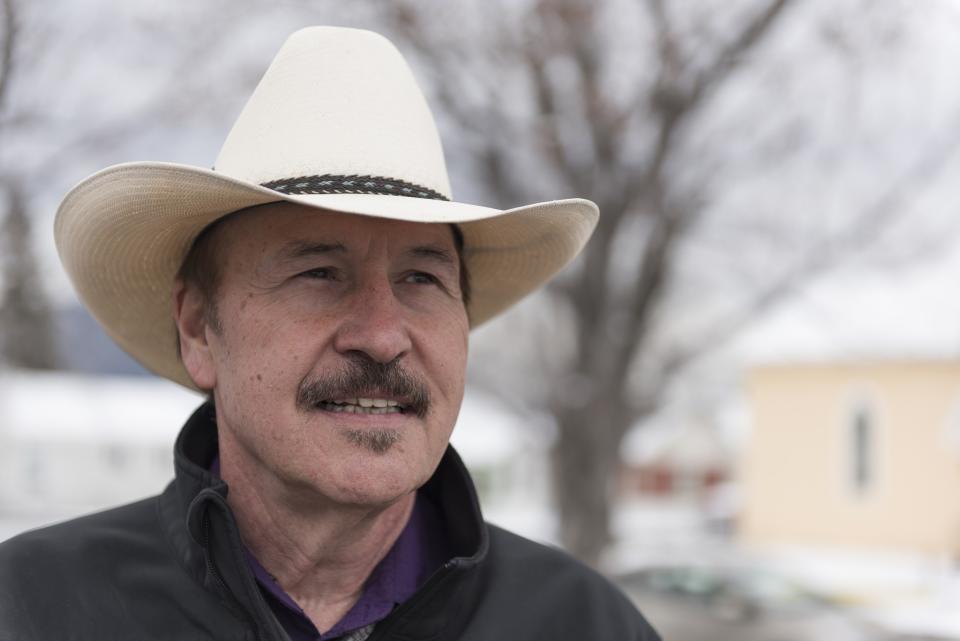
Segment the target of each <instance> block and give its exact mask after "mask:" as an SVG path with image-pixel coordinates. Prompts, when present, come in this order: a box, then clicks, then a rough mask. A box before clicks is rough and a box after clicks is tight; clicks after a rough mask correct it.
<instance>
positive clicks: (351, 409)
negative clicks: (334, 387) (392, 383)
mask: <svg viewBox="0 0 960 641" xmlns="http://www.w3.org/2000/svg"><path fill="white" fill-rule="evenodd" d="M316 407H317V408H318V409H321V410H323V411H325V412H335V413H338V414H340V413H342V414H371V415H374V414H406V413H407V412H408V411H409V410H410V406H409V405H408V404H407V403H404V402H403V401H398V400H396V399H392V398H365V397H358V398H342V399H332V400H324V401H320V402H319V403H317V405H316Z"/></svg>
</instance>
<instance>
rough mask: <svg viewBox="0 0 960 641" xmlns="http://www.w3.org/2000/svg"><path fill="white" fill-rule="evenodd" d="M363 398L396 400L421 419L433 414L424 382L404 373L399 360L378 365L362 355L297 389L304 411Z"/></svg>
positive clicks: (408, 373)
mask: <svg viewBox="0 0 960 641" xmlns="http://www.w3.org/2000/svg"><path fill="white" fill-rule="evenodd" d="M360 397H363V398H385V397H386V398H393V399H396V400H397V401H398V402H399V403H400V404H401V406H402V407H403V412H404V413H405V414H413V415H415V416H417V417H418V418H423V417H425V416H426V415H427V412H428V411H429V410H430V393H429V392H428V391H427V386H426V384H425V383H424V382H423V380H421V379H420V378H419V377H417V376H416V375H414V374H411V373H410V372H408V371H407V370H405V369H404V368H403V367H402V366H401V365H400V362H399V360H393V361H390V362H389V363H378V362H377V361H375V360H373V359H372V358H370V357H369V356H367V355H366V354H362V353H355V354H351V355H350V356H349V357H348V360H347V363H346V364H345V365H344V367H343V368H342V369H341V370H339V371H337V372H333V373H331V374H323V375H320V376H317V377H314V378H310V379H304V380H302V381H301V382H300V386H299V388H298V389H297V405H298V406H299V407H300V408H301V409H304V410H310V409H314V408H316V407H318V406H319V405H320V404H321V403H326V402H330V401H335V400H338V399H344V398H360Z"/></svg>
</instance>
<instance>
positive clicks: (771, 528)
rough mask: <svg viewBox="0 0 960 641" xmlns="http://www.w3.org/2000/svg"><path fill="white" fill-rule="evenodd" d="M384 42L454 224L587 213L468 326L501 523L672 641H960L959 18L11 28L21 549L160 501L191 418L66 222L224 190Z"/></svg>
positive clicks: (2, 134)
mask: <svg viewBox="0 0 960 641" xmlns="http://www.w3.org/2000/svg"><path fill="white" fill-rule="evenodd" d="M310 24H336V25H345V26H359V27H366V28H373V29H375V30H378V31H381V32H383V33H385V34H386V35H388V36H389V37H391V38H392V39H393V40H394V41H395V42H396V43H397V45H398V46H399V48H400V49H401V50H402V51H403V52H404V53H405V55H406V56H407V58H408V60H409V61H410V63H411V65H412V67H413V69H414V72H415V75H416V76H417V78H418V80H419V81H420V83H421V85H422V87H423V88H424V90H425V92H426V93H427V95H428V97H429V100H430V102H431V104H432V106H433V108H434V112H435V116H436V118H437V121H438V124H439V126H440V128H441V134H442V136H443V139H444V142H445V151H446V154H447V161H448V164H449V168H450V171H451V177H452V180H453V185H454V191H455V194H456V196H457V197H458V200H464V201H468V202H476V203H479V204H486V205H491V206H498V207H510V206H516V205H521V204H526V203H530V202H536V201H541V200H550V199H554V198H562V197H571V196H582V197H586V198H590V199H592V200H594V201H595V202H597V203H598V204H599V206H600V209H601V212H602V215H601V221H600V225H599V228H598V229H597V232H596V234H595V236H594V238H593V240H592V241H591V243H590V245H589V246H588V247H587V249H586V251H585V253H584V255H583V257H582V258H581V259H580V260H579V261H578V262H577V263H576V264H575V265H573V266H572V267H571V268H570V269H568V270H567V271H566V272H565V273H563V274H562V275H561V276H560V277H559V278H558V279H556V280H555V281H554V282H553V283H552V284H551V286H550V287H549V288H547V289H546V290H544V291H542V292H540V293H538V294H536V295H535V296H533V297H531V298H530V299H528V300H526V301H525V302H523V303H522V304H520V305H518V306H517V307H516V308H515V309H513V310H512V311H510V312H509V313H507V314H506V315H504V316H503V317H501V318H499V319H497V320H495V321H492V322H490V323H489V324H488V325H486V326H483V327H481V328H479V329H478V330H476V331H475V332H474V334H473V342H472V345H471V349H472V355H471V359H472V360H471V363H470V373H469V374H470V379H469V385H468V391H467V397H466V400H465V403H464V407H463V411H462V414H461V417H460V421H459V424H458V427H457V429H456V431H455V434H454V438H453V442H454V444H455V445H456V446H457V447H458V448H459V449H460V451H461V453H462V454H463V455H464V457H465V459H466V461H467V462H468V464H469V466H470V467H471V469H472V471H473V473H474V475H475V477H476V480H477V483H478V486H479V488H480V491H481V494H482V501H483V503H484V507H485V510H486V513H487V516H488V518H489V519H490V520H492V521H494V522H497V523H500V524H503V525H506V526H507V527H510V528H512V529H515V530H517V531H519V532H521V533H523V534H526V535H527V536H530V537H532V538H535V539H538V540H542V541H547V542H550V543H553V544H556V545H561V546H563V547H565V548H567V549H568V550H570V551H571V552H572V553H574V554H576V555H578V556H579V557H581V558H583V559H584V560H586V561H587V562H589V563H591V564H594V565H596V566H597V567H599V568H601V569H602V570H603V571H604V572H606V573H608V574H609V575H611V576H612V577H614V578H615V579H616V580H618V581H620V582H621V584H622V585H623V586H624V588H625V589H626V590H627V591H628V593H629V594H630V595H631V596H632V597H634V598H635V599H636V600H637V603H638V604H639V606H640V608H641V609H642V610H643V611H644V612H645V613H646V614H647V616H648V618H650V619H651V620H652V622H653V623H654V625H655V626H656V627H657V628H658V629H659V630H660V631H661V633H662V634H663V636H664V638H665V639H668V640H669V639H684V640H686V641H697V640H698V639H711V640H721V641H722V640H724V639H737V640H750V639H764V640H768V641H787V640H792V639H830V640H831V641H833V640H837V641H842V640H845V639H880V640H885V639H901V640H907V639H960V297H958V296H957V295H955V290H956V284H957V283H960V218H958V216H957V215H956V212H957V210H958V206H960V187H958V186H957V185H958V183H957V180H956V179H955V176H957V175H958V171H960V157H958V153H957V149H958V143H960V82H958V81H957V73H956V68H957V63H958V62H960V38H958V37H957V36H958V33H960V3H958V2H957V1H956V0H924V1H923V2H916V1H908V0H901V1H898V0H873V1H866V0H843V1H841V2H836V1H829V0H806V1H801V0H723V1H721V0H700V1H699V2H668V1H667V0H484V1H481V0H462V1H460V2H443V1H440V0H416V1H391V2H374V1H372V0H353V1H352V2H349V3H346V2H332V1H325V0H272V1H270V2H267V1H266V0H229V2H228V1H227V0H202V1H199V2H189V3H188V2H185V1H180V0H176V1H171V2H165V3H157V2H147V1H146V0H123V1H121V0H84V1H83V2H81V1H79V0H43V2H35V1H33V2H28V1H27V0H0V230H2V231H0V245H2V250H0V305H2V306H0V540H2V539H4V538H7V537H9V536H12V535H14V534H16V533H17V532H19V531H22V530H25V529H28V528H31V527H36V526H39V525H42V524H44V523H49V522H52V521H56V520H60V519H64V518H68V517H70V516H73V515H76V514H80V513H83V512H87V511H90V510H95V509H100V508H103V507H105V506H108V505H112V504H116V503H119V502H122V501H127V500H132V499H135V498H139V497H142V496H146V495H149V494H153V493H156V492H157V491H159V490H160V489H161V488H162V487H163V485H164V484H165V483H166V482H167V481H168V480H169V478H170V477H171V475H172V467H171V466H172V454H171V448H172V442H173V439H174V437H175V435H176V433H177V431H178V430H179V428H180V426H181V425H182V423H183V421H184V419H185V418H186V417H187V416H188V414H189V413H190V412H191V411H192V409H193V408H194V407H195V406H196V405H198V404H199V402H200V399H199V397H197V396H196V395H194V394H192V393H191V392H188V391H186V390H184V389H181V388H179V387H178V386H176V385H175V384H173V383H168V382H166V381H164V380H160V379H157V378H155V377H152V376H150V375H149V374H148V373H147V372H145V371H143V370H142V368H140V367H139V366H138V365H137V364H136V363H134V362H132V361H131V360H130V359H129V358H128V357H126V356H125V355H124V354H123V353H122V352H120V351H119V349H118V348H116V347H115V346H113V344H112V343H111V342H110V340H109V339H108V338H107V337H106V336H105V335H104V334H103V333H102V332H101V331H100V329H99V328H98V326H97V324H96V322H95V321H94V320H93V319H91V318H90V317H89V316H88V315H87V313H86V312H85V311H84V309H83V307H82V305H81V304H80V303H79V301H78V300H77V299H76V297H75V295H74V294H73V292H72V289H71V287H70V284H69V282H68V280H67V278H66V276H65V275H64V273H63V271H62V269H61V268H60V266H59V263H58V260H57V258H56V250H55V248H54V246H53V240H52V223H53V216H54V214H55V211H56V208H57V204H58V202H59V200H60V198H61V197H62V196H63V194H64V193H65V192H66V191H67V190H68V189H69V188H70V187H71V186H72V185H73V184H75V183H76V182H77V181H79V180H80V179H82V178H83V177H85V176H86V175H88V174H90V173H92V172H94V171H97V170H98V169H101V168H103V167H106V166H108V165H110V164H114V163H118V162H124V161H130V160H169V161H174V162H182V163H188V164H192V165H197V166H202V167H209V166H210V165H211V164H212V162H213V160H214V158H215V157H216V154H217V151H218V149H219V145H220V144H221V142H222V141H223V139H224V137H225V135H226V133H227V131H228V129H229V127H230V126H231V124H232V122H233V120H234V118H235V117H236V115H237V114H238V113H239V111H240V109H241V108H242V106H243V104H244V102H245V100H246V98H247V96H248V95H249V94H250V92H251V91H252V89H253V87H254V86H255V84H256V82H257V81H258V79H259V77H260V75H261V74H262V73H263V71H264V70H265V68H266V66H267V65H268V64H269V61H270V60H271V58H272V56H273V54H274V53H275V52H276V50H277V49H278V48H279V46H280V45H281V43H282V42H283V40H284V39H285V37H286V36H287V35H289V33H290V32H292V31H294V30H295V29H297V28H299V27H302V26H305V25H310Z"/></svg>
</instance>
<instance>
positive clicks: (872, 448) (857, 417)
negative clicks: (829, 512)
mask: <svg viewBox="0 0 960 641" xmlns="http://www.w3.org/2000/svg"><path fill="white" fill-rule="evenodd" d="M849 438H850V449H849V452H850V454H849V462H848V465H849V470H850V475H849V478H850V482H851V485H852V487H853V490H854V492H856V493H857V494H866V493H867V492H869V491H870V489H871V488H872V487H873V484H874V482H875V481H876V475H877V470H876V449H877V444H876V440H877V434H876V417H875V416H874V412H873V410H872V408H871V407H870V406H869V405H868V404H866V403H860V404H858V405H857V407H856V408H855V409H854V410H853V413H852V415H851V417H850V425H849Z"/></svg>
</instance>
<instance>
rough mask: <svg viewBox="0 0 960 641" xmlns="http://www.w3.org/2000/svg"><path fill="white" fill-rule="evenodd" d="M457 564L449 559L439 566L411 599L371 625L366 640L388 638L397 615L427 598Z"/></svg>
mask: <svg viewBox="0 0 960 641" xmlns="http://www.w3.org/2000/svg"><path fill="white" fill-rule="evenodd" d="M459 565H460V563H458V562H457V560H456V559H451V560H449V561H447V562H446V563H444V564H443V565H442V566H440V568H439V569H438V570H437V571H436V572H434V573H433V574H432V575H431V576H430V578H428V579H427V581H426V583H424V584H423V585H422V586H420V589H419V590H417V592H416V594H414V595H413V597H412V598H411V599H408V600H407V601H404V602H403V603H401V604H400V605H398V606H397V607H396V608H394V610H393V611H392V612H390V614H388V615H387V616H386V618H384V619H381V620H380V621H378V622H377V624H376V625H374V626H373V632H371V633H370V636H368V637H367V639H366V641H377V640H378V639H381V638H383V639H388V638H389V637H388V636H387V635H388V634H389V633H390V632H391V631H392V629H393V628H394V627H395V626H394V625H392V624H393V622H394V621H395V620H396V619H397V618H398V617H401V616H403V614H404V613H406V612H407V611H409V610H411V609H412V608H415V607H416V606H417V604H419V603H420V602H421V601H423V600H424V599H426V598H427V595H430V594H432V593H433V592H434V591H435V589H436V588H435V586H436V585H438V584H440V583H442V582H444V581H445V580H446V579H447V578H448V577H449V576H450V575H451V574H452V572H453V569H454V568H456V567H457V566H459Z"/></svg>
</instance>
